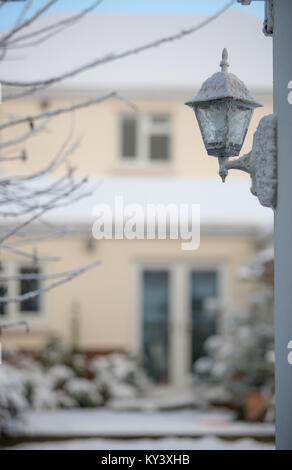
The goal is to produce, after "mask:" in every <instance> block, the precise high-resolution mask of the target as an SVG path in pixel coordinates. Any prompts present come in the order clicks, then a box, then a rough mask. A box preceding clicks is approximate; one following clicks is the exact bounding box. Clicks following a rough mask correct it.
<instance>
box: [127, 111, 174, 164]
mask: <svg viewBox="0 0 292 470" xmlns="http://www.w3.org/2000/svg"><path fill="white" fill-rule="evenodd" d="M170 131H171V126H170V116H169V114H166V113H162V114H158V113H156V114H141V115H137V116H136V115H125V114H123V115H122V116H121V149H120V153H121V156H122V159H123V160H124V161H128V162H135V163H149V162H150V163H151V162H152V163H154V162H156V163H165V162H168V161H169V160H170Z"/></svg>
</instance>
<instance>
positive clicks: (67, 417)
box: [18, 408, 274, 439]
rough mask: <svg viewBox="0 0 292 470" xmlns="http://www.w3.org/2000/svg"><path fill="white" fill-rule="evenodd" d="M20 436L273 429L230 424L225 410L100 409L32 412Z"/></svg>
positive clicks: (248, 433) (236, 433)
mask: <svg viewBox="0 0 292 470" xmlns="http://www.w3.org/2000/svg"><path fill="white" fill-rule="evenodd" d="M18 428H19V434H20V435H23V436H30V437H31V438H33V437H36V436H39V437H41V436H49V437H50V438H51V439H54V437H55V438H59V437H64V436H65V437H70V438H72V439H73V438H78V439H79V438H89V437H95V438H105V437H106V438H124V437H127V438H148V437H159V438H160V437H174V436H175V437H177V436H179V437H202V436H205V437H207V436H214V435H215V436H232V437H267V438H273V436H274V425H273V424H270V423H247V422H239V421H233V415H232V414H231V413H230V412H229V411H227V410H221V409H219V410H217V409H214V410H206V411H202V410H194V409H184V410H172V411H157V410H155V411H148V412H147V411H116V410H110V409H104V408H97V409H89V408H88V409H86V408H85V409H80V408H79V409H71V410H56V411H34V412H31V411H30V412H28V413H26V414H25V415H24V419H23V421H22V423H19V425H18Z"/></svg>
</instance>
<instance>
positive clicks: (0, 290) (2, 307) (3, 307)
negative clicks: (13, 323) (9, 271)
mask: <svg viewBox="0 0 292 470" xmlns="http://www.w3.org/2000/svg"><path fill="white" fill-rule="evenodd" d="M3 275H4V270H3V267H2V265H1V264H0V276H3ZM6 296H7V283H5V282H4V281H0V297H6ZM5 315H7V304H6V303H0V317H2V316H5Z"/></svg>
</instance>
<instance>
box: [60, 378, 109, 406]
mask: <svg viewBox="0 0 292 470" xmlns="http://www.w3.org/2000/svg"><path fill="white" fill-rule="evenodd" d="M65 391H66V394H68V396H69V397H70V398H71V399H72V400H73V401H74V402H75V404H76V406H78V407H81V408H86V407H92V406H98V405H101V404H102V402H103V400H102V397H101V395H100V393H99V391H98V389H97V386H96V384H95V383H94V382H92V381H90V380H88V379H83V378H71V379H70V380H68V382H67V383H66V385H65Z"/></svg>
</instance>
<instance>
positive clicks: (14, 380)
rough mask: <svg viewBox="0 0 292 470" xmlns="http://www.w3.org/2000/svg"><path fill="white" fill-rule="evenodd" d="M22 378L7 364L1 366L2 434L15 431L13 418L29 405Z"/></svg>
mask: <svg viewBox="0 0 292 470" xmlns="http://www.w3.org/2000/svg"><path fill="white" fill-rule="evenodd" d="M27 405H28V403H27V400H26V399H25V393H24V387H23V383H22V379H21V376H20V374H18V371H17V370H15V369H14V368H13V367H11V366H9V365H7V364H1V367H0V436H2V435H9V434H12V433H13V432H14V429H13V420H14V419H15V418H17V417H18V416H19V415H20V414H21V412H22V411H23V410H24V409H25V408H26V407H27Z"/></svg>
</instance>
